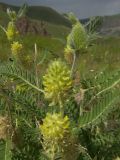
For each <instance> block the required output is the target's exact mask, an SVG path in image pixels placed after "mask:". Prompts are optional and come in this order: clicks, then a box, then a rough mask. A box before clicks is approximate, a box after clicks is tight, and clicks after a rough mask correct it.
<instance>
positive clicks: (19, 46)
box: [11, 42, 23, 55]
mask: <svg viewBox="0 0 120 160" xmlns="http://www.w3.org/2000/svg"><path fill="white" fill-rule="evenodd" d="M22 49H23V46H22V44H21V43H19V42H13V43H12V44H11V51H12V53H13V54H14V55H17V54H19V53H20V52H21V51H22Z"/></svg>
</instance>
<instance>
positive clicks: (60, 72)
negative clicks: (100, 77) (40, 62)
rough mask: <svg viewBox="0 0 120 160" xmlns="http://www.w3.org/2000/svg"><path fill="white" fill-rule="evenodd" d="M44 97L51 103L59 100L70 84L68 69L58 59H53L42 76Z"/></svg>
mask: <svg viewBox="0 0 120 160" xmlns="http://www.w3.org/2000/svg"><path fill="white" fill-rule="evenodd" d="M43 85H44V91H45V98H47V99H50V100H51V101H52V102H53V103H57V102H58V101H59V97H65V94H66V91H68V90H69V89H70V88H71V86H72V80H71V77H70V70H69V69H68V67H67V66H66V64H65V63H64V62H62V61H60V60H55V61H53V62H52V63H51V64H50V65H49V67H48V70H47V73H46V75H45V76H43Z"/></svg>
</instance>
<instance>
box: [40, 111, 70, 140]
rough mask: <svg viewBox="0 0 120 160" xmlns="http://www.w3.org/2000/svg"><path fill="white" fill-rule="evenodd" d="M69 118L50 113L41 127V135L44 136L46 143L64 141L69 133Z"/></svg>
mask: <svg viewBox="0 0 120 160" xmlns="http://www.w3.org/2000/svg"><path fill="white" fill-rule="evenodd" d="M69 125H70V122H69V118H68V117H67V116H65V117H64V118H63V117H62V115H61V114H58V113H54V114H50V113H48V114H47V116H46V117H45V119H43V124H42V125H40V130H41V134H42V135H43V139H44V141H55V142H56V141H59V140H62V139H63V138H64V136H65V134H66V133H68V132H69Z"/></svg>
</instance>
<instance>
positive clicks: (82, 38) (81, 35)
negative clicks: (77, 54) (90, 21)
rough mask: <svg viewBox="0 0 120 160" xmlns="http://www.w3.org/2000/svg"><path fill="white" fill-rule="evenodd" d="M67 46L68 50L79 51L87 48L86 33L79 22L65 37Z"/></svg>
mask: <svg viewBox="0 0 120 160" xmlns="http://www.w3.org/2000/svg"><path fill="white" fill-rule="evenodd" d="M67 45H68V46H70V48H72V49H74V50H76V51H80V50H83V49H85V48H86V47H87V33H86V31H85V28H84V27H83V26H82V24H81V23H80V22H77V23H76V24H75V25H74V26H73V28H72V31H71V33H70V34H69V35H68V37H67Z"/></svg>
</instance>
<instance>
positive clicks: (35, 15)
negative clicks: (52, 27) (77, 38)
mask: <svg viewBox="0 0 120 160" xmlns="http://www.w3.org/2000/svg"><path fill="white" fill-rule="evenodd" d="M7 8H12V9H14V10H16V11H18V10H19V7H17V6H13V5H8V4H5V3H0V9H2V10H3V11H6V9H7ZM26 15H27V16H28V17H30V18H32V19H37V20H41V21H47V22H50V23H53V24H58V25H64V26H67V27H70V26H71V23H70V22H69V20H67V19H66V18H65V17H64V16H63V15H61V14H59V13H58V12H57V11H55V10H54V9H52V8H50V7H45V6H29V7H28V9H27V13H26Z"/></svg>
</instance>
